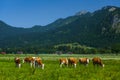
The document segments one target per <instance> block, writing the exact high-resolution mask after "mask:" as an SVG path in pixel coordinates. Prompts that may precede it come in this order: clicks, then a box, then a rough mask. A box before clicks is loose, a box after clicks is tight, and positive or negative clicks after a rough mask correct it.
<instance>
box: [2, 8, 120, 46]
mask: <svg viewBox="0 0 120 80" xmlns="http://www.w3.org/2000/svg"><path fill="white" fill-rule="evenodd" d="M74 42H77V43H79V44H81V45H87V46H91V47H109V46H111V45H112V44H116V43H120V8H119V7H115V6H106V7H103V8H101V9H100V10H97V11H95V12H93V13H90V12H87V11H80V12H78V13H76V14H75V15H73V16H69V17H67V18H64V19H63V18H60V19H58V20H56V21H54V22H53V23H51V24H48V25H46V26H39V25H35V26H33V27H32V28H17V27H12V26H10V25H8V24H6V23H5V22H3V21H0V47H1V48H5V47H28V46H32V47H39V46H53V45H56V44H61V43H74Z"/></svg>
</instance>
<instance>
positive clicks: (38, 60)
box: [14, 57, 104, 69]
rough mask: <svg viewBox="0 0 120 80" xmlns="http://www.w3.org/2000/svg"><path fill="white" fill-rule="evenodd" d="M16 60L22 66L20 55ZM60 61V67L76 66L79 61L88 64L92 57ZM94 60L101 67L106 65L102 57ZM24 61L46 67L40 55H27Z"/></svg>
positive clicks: (32, 65)
mask: <svg viewBox="0 0 120 80" xmlns="http://www.w3.org/2000/svg"><path fill="white" fill-rule="evenodd" d="M14 61H15V65H16V67H19V68H20V67H21V59H20V58H19V57H15V59H14ZM59 61H60V67H62V66H63V65H65V66H67V67H68V66H69V65H70V66H74V67H75V68H76V65H77V63H78V62H79V63H80V64H84V65H86V66H87V65H88V64H89V62H90V59H88V58H79V60H78V59H76V58H72V57H71V58H60V59H59ZM92 62H93V65H94V66H95V65H99V66H101V67H104V64H103V62H102V60H101V58H99V57H94V58H93V59H92ZM23 63H29V64H30V66H31V67H34V68H35V67H41V68H42V69H44V64H43V62H42V59H41V58H40V57H25V58H24V59H23Z"/></svg>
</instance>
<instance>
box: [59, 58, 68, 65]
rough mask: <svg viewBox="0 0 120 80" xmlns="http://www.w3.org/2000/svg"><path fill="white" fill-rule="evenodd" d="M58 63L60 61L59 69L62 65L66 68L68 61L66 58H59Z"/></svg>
mask: <svg viewBox="0 0 120 80" xmlns="http://www.w3.org/2000/svg"><path fill="white" fill-rule="evenodd" d="M59 61H60V67H62V66H63V64H64V65H66V66H67V67H68V59H67V58H61V59H59Z"/></svg>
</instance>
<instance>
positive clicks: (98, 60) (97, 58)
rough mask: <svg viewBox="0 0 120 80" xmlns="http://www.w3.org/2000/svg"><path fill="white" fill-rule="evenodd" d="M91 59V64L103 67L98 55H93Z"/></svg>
mask: <svg viewBox="0 0 120 80" xmlns="http://www.w3.org/2000/svg"><path fill="white" fill-rule="evenodd" d="M92 61H93V65H94V66H95V65H100V66H102V67H104V64H103V63H102V60H101V58H99V57H94V58H93V59H92Z"/></svg>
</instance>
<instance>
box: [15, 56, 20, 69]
mask: <svg viewBox="0 0 120 80" xmlns="http://www.w3.org/2000/svg"><path fill="white" fill-rule="evenodd" d="M14 61H15V64H16V67H19V68H20V67H21V64H20V58H19V57H15V58H14Z"/></svg>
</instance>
